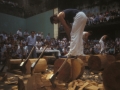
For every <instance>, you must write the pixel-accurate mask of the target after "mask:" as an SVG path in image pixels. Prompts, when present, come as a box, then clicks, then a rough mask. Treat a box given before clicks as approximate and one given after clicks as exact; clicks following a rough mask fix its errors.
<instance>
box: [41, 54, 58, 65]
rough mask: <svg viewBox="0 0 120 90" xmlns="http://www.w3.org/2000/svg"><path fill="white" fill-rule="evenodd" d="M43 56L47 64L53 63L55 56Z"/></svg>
mask: <svg viewBox="0 0 120 90" xmlns="http://www.w3.org/2000/svg"><path fill="white" fill-rule="evenodd" d="M43 58H45V59H46V61H47V64H48V65H54V63H55V61H56V57H55V56H43Z"/></svg>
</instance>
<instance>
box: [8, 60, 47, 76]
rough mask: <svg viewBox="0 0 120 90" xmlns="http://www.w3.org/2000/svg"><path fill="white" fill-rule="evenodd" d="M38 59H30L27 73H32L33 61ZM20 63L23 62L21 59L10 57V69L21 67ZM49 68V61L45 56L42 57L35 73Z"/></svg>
mask: <svg viewBox="0 0 120 90" xmlns="http://www.w3.org/2000/svg"><path fill="white" fill-rule="evenodd" d="M36 60H37V58H34V59H29V60H28V62H27V64H26V66H25V68H26V74H30V73H31V65H32V63H34V62H35V61H36ZM20 63H21V59H10V60H9V63H8V69H9V70H10V71H13V70H15V69H20V66H19V65H20ZM46 69H47V61H46V59H44V58H41V59H40V60H39V62H38V64H37V65H36V67H35V73H39V72H45V71H46Z"/></svg>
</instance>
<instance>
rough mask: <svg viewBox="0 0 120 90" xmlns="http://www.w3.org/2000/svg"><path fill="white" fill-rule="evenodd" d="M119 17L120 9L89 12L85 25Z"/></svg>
mask: <svg viewBox="0 0 120 90" xmlns="http://www.w3.org/2000/svg"><path fill="white" fill-rule="evenodd" d="M118 18H120V9H115V10H110V11H106V12H104V13H100V14H96V15H94V14H89V15H88V21H87V25H94V24H100V23H104V22H112V21H114V20H117V19H118Z"/></svg>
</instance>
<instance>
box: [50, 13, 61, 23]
mask: <svg viewBox="0 0 120 90" xmlns="http://www.w3.org/2000/svg"><path fill="white" fill-rule="evenodd" d="M50 22H51V23H52V24H57V23H59V20H58V17H57V15H56V14H55V15H53V16H51V17H50Z"/></svg>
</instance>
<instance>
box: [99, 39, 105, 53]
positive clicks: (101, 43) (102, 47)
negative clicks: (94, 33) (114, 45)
mask: <svg viewBox="0 0 120 90" xmlns="http://www.w3.org/2000/svg"><path fill="white" fill-rule="evenodd" d="M99 43H100V47H101V49H100V53H103V52H104V50H105V45H104V42H103V41H102V40H100V41H99Z"/></svg>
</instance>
